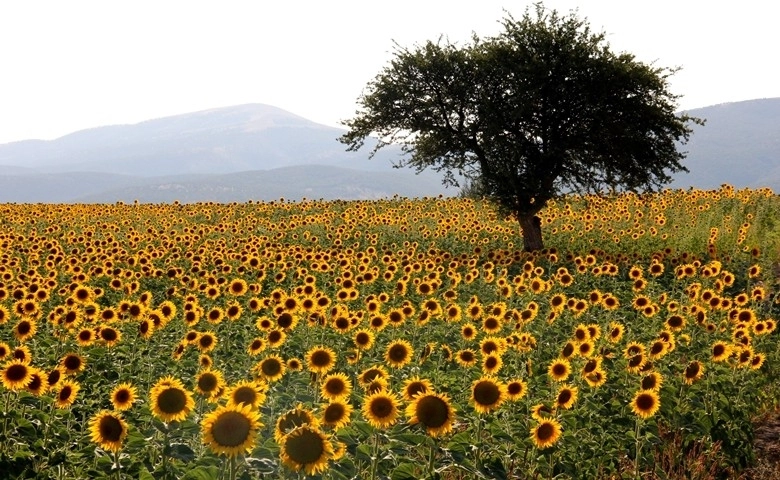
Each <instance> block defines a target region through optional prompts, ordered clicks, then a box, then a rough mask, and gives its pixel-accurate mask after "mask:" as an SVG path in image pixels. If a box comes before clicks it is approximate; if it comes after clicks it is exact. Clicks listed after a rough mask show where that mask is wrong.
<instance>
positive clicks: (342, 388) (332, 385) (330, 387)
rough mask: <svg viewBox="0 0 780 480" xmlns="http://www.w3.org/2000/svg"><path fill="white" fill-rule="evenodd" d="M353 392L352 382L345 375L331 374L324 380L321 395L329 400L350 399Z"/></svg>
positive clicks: (321, 385)
mask: <svg viewBox="0 0 780 480" xmlns="http://www.w3.org/2000/svg"><path fill="white" fill-rule="evenodd" d="M351 392H352V382H351V381H350V380H349V378H348V377H347V376H346V375H345V374H343V373H331V374H328V375H327V376H326V377H325V378H323V379H322V383H321V384H320V393H322V396H323V397H325V398H326V399H328V400H338V399H339V398H343V397H348V396H349V394H350V393H351Z"/></svg>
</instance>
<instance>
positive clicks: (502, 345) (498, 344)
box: [479, 337, 506, 355]
mask: <svg viewBox="0 0 780 480" xmlns="http://www.w3.org/2000/svg"><path fill="white" fill-rule="evenodd" d="M479 350H480V352H481V353H482V354H483V355H489V354H491V353H493V352H496V353H498V354H502V353H504V351H505V350H506V342H505V341H504V339H503V338H498V337H485V338H483V339H482V341H481V342H479Z"/></svg>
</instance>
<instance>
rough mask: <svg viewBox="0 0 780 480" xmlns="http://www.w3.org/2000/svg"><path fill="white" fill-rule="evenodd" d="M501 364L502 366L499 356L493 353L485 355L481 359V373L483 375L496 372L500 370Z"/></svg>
mask: <svg viewBox="0 0 780 480" xmlns="http://www.w3.org/2000/svg"><path fill="white" fill-rule="evenodd" d="M502 366H504V362H503V360H501V357H500V356H499V355H496V354H495V353H491V354H489V355H485V357H484V358H483V359H482V373H484V374H485V375H494V374H496V373H497V372H498V371H499V370H501V367H502Z"/></svg>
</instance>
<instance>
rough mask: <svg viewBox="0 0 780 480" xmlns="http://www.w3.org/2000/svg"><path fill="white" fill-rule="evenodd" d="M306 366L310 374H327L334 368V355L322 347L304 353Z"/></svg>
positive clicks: (330, 350)
mask: <svg viewBox="0 0 780 480" xmlns="http://www.w3.org/2000/svg"><path fill="white" fill-rule="evenodd" d="M306 365H307V368H308V369H309V371H310V372H312V373H328V372H329V371H331V370H332V369H333V367H335V366H336V353H335V352H334V351H333V350H332V349H330V348H328V347H326V346H323V345H319V346H316V347H313V348H311V349H309V351H308V352H306Z"/></svg>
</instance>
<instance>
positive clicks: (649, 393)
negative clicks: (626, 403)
mask: <svg viewBox="0 0 780 480" xmlns="http://www.w3.org/2000/svg"><path fill="white" fill-rule="evenodd" d="M660 406H661V400H660V398H659V397H658V392H656V391H655V390H639V391H638V392H636V394H635V395H634V399H633V400H631V410H632V411H633V412H634V413H635V414H636V415H638V416H640V417H642V418H650V417H652V416H653V415H655V412H657V411H658V408H659V407H660Z"/></svg>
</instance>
